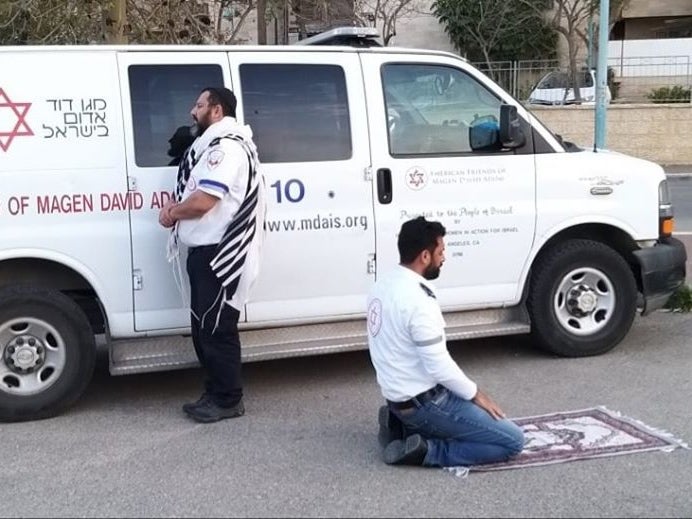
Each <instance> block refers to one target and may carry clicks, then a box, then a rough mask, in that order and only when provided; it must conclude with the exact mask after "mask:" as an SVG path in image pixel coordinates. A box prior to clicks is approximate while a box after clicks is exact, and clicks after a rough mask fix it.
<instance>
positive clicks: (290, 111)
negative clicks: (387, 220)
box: [240, 64, 352, 163]
mask: <svg viewBox="0 0 692 519" xmlns="http://www.w3.org/2000/svg"><path fill="white" fill-rule="evenodd" d="M240 83H241V86H242V99H243V112H244V116H245V123H247V124H249V125H250V126H251V127H252V130H253V133H254V136H255V140H256V143H257V149H258V152H259V158H260V161H262V162H265V163H270V162H313V161H333V160H347V159H349V158H351V153H352V148H351V123H350V118H349V110H348V96H347V91H346V79H345V75H344V71H343V69H342V68H341V67H339V66H337V65H312V64H310V65H305V64H276V65H273V64H246V65H241V66H240Z"/></svg>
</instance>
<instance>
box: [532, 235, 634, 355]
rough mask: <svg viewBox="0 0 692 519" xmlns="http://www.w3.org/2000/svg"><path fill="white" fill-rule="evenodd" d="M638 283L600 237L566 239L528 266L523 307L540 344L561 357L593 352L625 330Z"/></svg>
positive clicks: (608, 347) (606, 346) (614, 341)
mask: <svg viewBox="0 0 692 519" xmlns="http://www.w3.org/2000/svg"><path fill="white" fill-rule="evenodd" d="M636 301H637V286H636V282H635V280H634V275H633V274H632V271H631V270H630V268H629V265H628V264H627V262H626V261H625V260H624V259H623V258H622V256H620V255H619V254H618V253H617V252H616V251H614V250H613V249H611V248H610V247H608V246H607V245H604V244H602V243H600V242H596V241H591V240H569V241H566V242H564V243H562V244H560V245H558V246H557V247H555V248H554V249H552V250H550V251H548V252H547V253H546V254H545V255H544V256H543V257H541V258H540V259H539V260H538V261H537V263H536V265H534V267H533V271H532V276H531V287H530V292H529V298H528V301H527V306H528V310H529V315H530V317H531V331H532V336H533V338H534V340H535V341H536V342H537V344H538V346H540V347H541V348H543V349H545V350H548V351H551V352H553V353H557V354H558V355H563V356H566V357H582V356H587V355H598V354H601V353H605V352H607V351H609V350H611V349H612V348H613V347H615V345H617V344H618V343H619V342H620V341H621V340H622V339H623V338H624V336H625V335H626V334H627V332H628V331H629V329H630V327H631V326H632V321H633V320H634V316H635V313H636V309H637V307H636V304H637V303H636Z"/></svg>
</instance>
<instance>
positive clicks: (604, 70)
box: [594, 0, 610, 150]
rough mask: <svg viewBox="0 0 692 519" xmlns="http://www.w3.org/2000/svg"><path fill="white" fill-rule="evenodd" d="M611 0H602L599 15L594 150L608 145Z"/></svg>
mask: <svg viewBox="0 0 692 519" xmlns="http://www.w3.org/2000/svg"><path fill="white" fill-rule="evenodd" d="M609 21H610V0H601V11H600V14H599V16H598V63H597V65H598V68H597V69H596V121H595V139H594V150H596V149H599V148H600V149H603V148H605V145H606V108H607V107H606V88H607V85H608V26H609V23H608V22H609Z"/></svg>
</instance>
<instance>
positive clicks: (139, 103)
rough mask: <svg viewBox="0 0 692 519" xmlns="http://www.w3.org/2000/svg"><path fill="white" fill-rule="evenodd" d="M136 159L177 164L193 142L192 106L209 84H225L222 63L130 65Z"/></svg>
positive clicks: (142, 162)
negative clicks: (191, 131)
mask: <svg viewBox="0 0 692 519" xmlns="http://www.w3.org/2000/svg"><path fill="white" fill-rule="evenodd" d="M128 75H129V80H130V99H131V102H132V121H133V126H134V128H133V129H134V142H135V162H136V163H137V166H139V167H159V166H172V165H176V164H177V163H178V162H179V160H180V156H181V155H182V153H183V151H185V148H187V146H188V145H189V144H190V143H191V135H190V129H191V125H192V118H191V116H190V110H191V109H192V105H193V104H194V103H195V101H196V100H197V97H198V96H199V93H200V92H201V90H202V89H203V88H205V87H223V86H224V84H223V72H222V70H221V67H220V66H219V65H132V66H130V67H129V69H128Z"/></svg>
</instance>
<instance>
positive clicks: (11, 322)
mask: <svg viewBox="0 0 692 519" xmlns="http://www.w3.org/2000/svg"><path fill="white" fill-rule="evenodd" d="M95 359H96V348H95V341H94V335H93V332H92V330H91V327H90V326H89V322H88V320H87V318H86V316H85V315H84V312H83V311H82V309H81V308H80V307H79V306H78V305H77V304H76V303H75V302H74V301H73V300H72V299H70V298H69V297H67V296H65V295H64V294H62V293H60V292H57V291H54V290H45V289H41V288H37V287H32V286H26V285H15V286H10V287H5V288H3V289H2V290H0V420H2V421H20V420H33V419H38V418H46V417H49V416H53V415H55V414H57V413H59V412H60V411H61V410H63V409H65V408H66V407H67V406H69V405H70V404H72V403H73V402H74V401H75V400H76V399H77V398H78V397H79V395H80V394H81V393H82V392H83V391H84V389H85V388H86V386H87V384H88V383H89V380H90V379H91V376H92V373H93V370H94V364H95Z"/></svg>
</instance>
